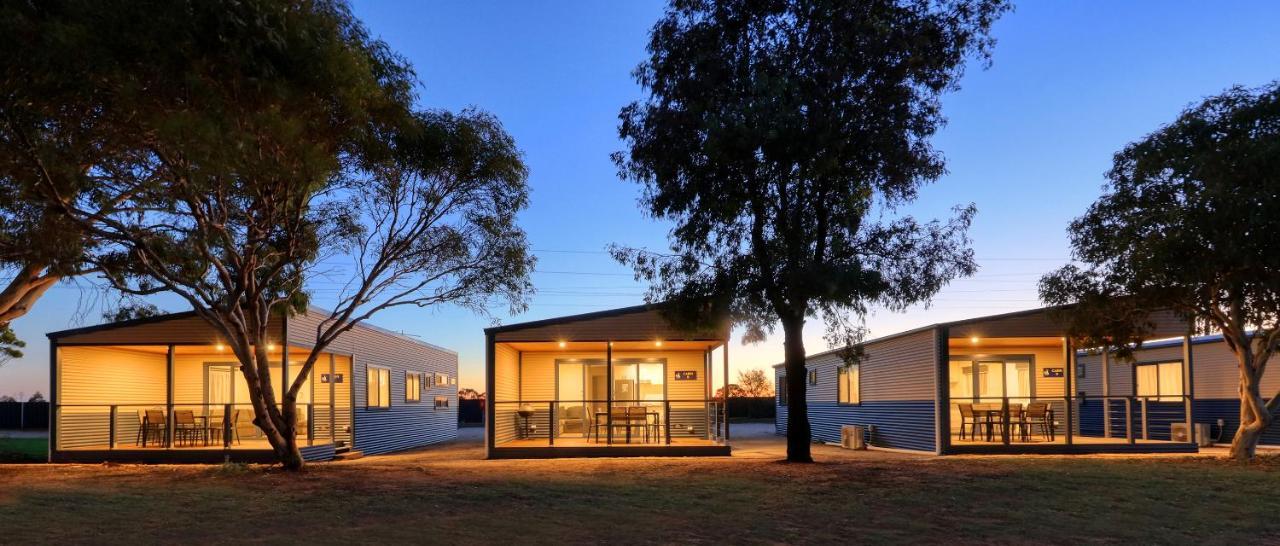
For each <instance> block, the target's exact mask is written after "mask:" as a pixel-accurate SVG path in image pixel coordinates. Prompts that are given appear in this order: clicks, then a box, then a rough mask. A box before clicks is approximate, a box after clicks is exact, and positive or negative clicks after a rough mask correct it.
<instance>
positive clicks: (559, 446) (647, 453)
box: [490, 437, 730, 459]
mask: <svg viewBox="0 0 1280 546" xmlns="http://www.w3.org/2000/svg"><path fill="white" fill-rule="evenodd" d="M729 453H730V448H729V446H728V445H725V444H723V443H721V442H718V441H715V440H709V439H705V438H672V439H671V443H670V444H668V443H667V442H666V439H662V440H660V441H652V439H651V440H650V441H649V442H641V441H639V440H637V439H635V438H632V442H631V443H626V442H625V441H623V440H621V439H617V438H615V440H614V443H613V444H609V443H606V442H597V441H595V439H587V438H581V437H578V438H573V437H561V438H556V441H555V443H554V444H549V443H548V442H547V439H546V438H532V439H524V440H511V441H509V442H505V443H503V444H500V445H498V446H495V447H494V448H493V449H492V450H490V458H494V459H553V458H562V457H564V458H571V457H700V456H702V457H705V456H713V457H714V456H725V455H729Z"/></svg>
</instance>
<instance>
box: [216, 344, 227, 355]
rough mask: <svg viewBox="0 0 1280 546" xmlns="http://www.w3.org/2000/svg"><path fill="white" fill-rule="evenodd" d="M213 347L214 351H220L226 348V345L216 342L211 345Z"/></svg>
mask: <svg viewBox="0 0 1280 546" xmlns="http://www.w3.org/2000/svg"><path fill="white" fill-rule="evenodd" d="M213 348H214V350H216V351H218V352H219V353H221V352H222V351H224V350H226V348H227V347H226V346H225V345H223V344H221V343H219V344H217V345H214V346H213Z"/></svg>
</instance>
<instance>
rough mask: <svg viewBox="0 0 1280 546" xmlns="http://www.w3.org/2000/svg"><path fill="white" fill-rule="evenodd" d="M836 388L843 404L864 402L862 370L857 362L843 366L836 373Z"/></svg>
mask: <svg viewBox="0 0 1280 546" xmlns="http://www.w3.org/2000/svg"><path fill="white" fill-rule="evenodd" d="M836 390H838V391H839V397H840V398H839V400H840V403H841V404H861V403H862V370H861V368H860V367H859V366H858V365H857V364H850V365H848V366H841V367H840V368H839V370H838V371H837V373H836Z"/></svg>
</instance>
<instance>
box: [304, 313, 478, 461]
mask: <svg viewBox="0 0 1280 546" xmlns="http://www.w3.org/2000/svg"><path fill="white" fill-rule="evenodd" d="M323 318H324V316H323V315H321V314H318V313H308V314H303V315H298V316H295V317H291V318H290V319H289V340H290V343H291V344H295V345H303V346H310V345H311V344H312V341H313V340H314V339H315V325H316V324H318V323H319V322H320V320H322V319H323ZM328 349H329V350H332V351H333V352H335V353H350V354H351V355H353V359H354V364H353V369H352V370H351V374H350V378H351V379H350V387H349V388H351V389H354V392H355V397H354V398H355V410H354V414H355V441H354V442H353V447H354V449H356V450H359V451H363V452H364V453H366V454H377V453H387V452H391V451H397V450H402V449H410V448H414V447H419V446H424V445H429V444H433V443H438V442H444V441H448V440H453V439H455V438H457V437H458V390H457V386H456V385H444V386H434V387H431V388H429V389H426V390H424V391H423V392H422V400H421V401H420V402H406V401H405V390H404V389H405V379H404V377H405V372H413V373H432V374H436V373H441V374H447V375H448V376H449V377H453V378H457V377H458V355H457V354H456V353H454V352H452V351H448V350H445V349H441V348H438V347H434V346H430V345H428V344H424V343H419V342H417V341H414V340H411V339H407V338H404V337H401V336H398V335H394V334H391V333H387V332H384V331H381V330H378V329H375V328H367V327H363V326H357V327H356V328H354V329H352V330H351V331H349V332H346V333H344V334H342V335H341V336H339V337H338V339H336V340H335V341H334V343H333V344H332V345H330V346H329V347H328ZM369 366H376V367H381V368H387V369H389V370H391V373H390V376H391V407H390V408H386V409H367V408H366V407H365V403H366V400H367V392H366V390H365V387H366V384H367V382H368V375H367V373H368V367H369ZM426 384H427V383H426V382H424V383H423V385H424V387H425V386H426ZM436 396H444V397H446V398H447V399H448V401H449V407H448V408H447V409H440V410H437V409H435V403H434V400H435V397H436Z"/></svg>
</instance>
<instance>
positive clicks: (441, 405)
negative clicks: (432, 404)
mask: <svg viewBox="0 0 1280 546" xmlns="http://www.w3.org/2000/svg"><path fill="white" fill-rule="evenodd" d="M436 409H449V397H448V396H437V397H436Z"/></svg>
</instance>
